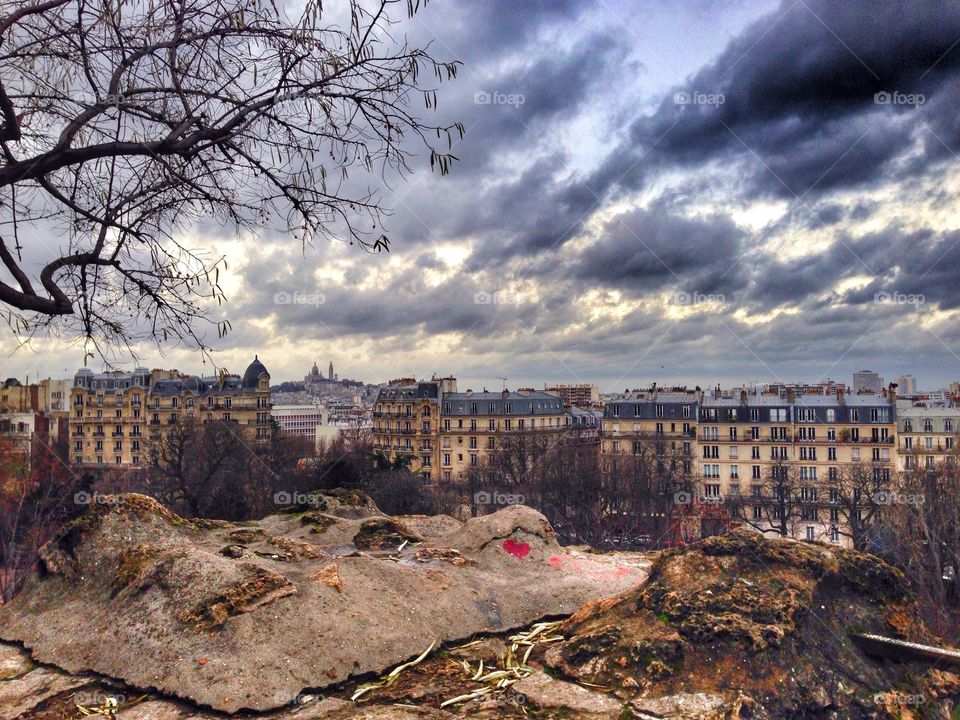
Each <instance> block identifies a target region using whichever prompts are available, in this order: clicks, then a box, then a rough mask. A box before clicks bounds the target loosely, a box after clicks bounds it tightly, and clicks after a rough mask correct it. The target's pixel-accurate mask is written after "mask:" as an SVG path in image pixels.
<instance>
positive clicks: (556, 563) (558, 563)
mask: <svg viewBox="0 0 960 720" xmlns="http://www.w3.org/2000/svg"><path fill="white" fill-rule="evenodd" d="M547 563H549V564H550V567H555V568H560V567H563V560H561V559H560V558H558V557H557V556H556V555H551V556H550V559H549V560H547Z"/></svg>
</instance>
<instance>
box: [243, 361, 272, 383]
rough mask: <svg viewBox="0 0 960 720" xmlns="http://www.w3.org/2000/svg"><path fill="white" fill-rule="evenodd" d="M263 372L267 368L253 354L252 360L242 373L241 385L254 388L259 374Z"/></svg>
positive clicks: (258, 379)
mask: <svg viewBox="0 0 960 720" xmlns="http://www.w3.org/2000/svg"><path fill="white" fill-rule="evenodd" d="M265 372H267V369H266V368H265V367H264V366H263V363H262V362H260V359H259V358H258V357H257V356H256V355H254V357H253V362H252V363H250V365H249V366H248V367H247V371H246V372H245V373H244V374H243V387H245V388H255V387H256V386H257V383H258V382H259V381H260V375H261V374H262V373H265Z"/></svg>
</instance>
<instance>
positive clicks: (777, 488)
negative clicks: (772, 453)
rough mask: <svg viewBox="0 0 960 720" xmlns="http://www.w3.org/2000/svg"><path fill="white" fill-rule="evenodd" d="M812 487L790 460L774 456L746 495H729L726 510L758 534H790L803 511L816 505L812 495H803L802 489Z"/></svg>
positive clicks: (783, 535)
mask: <svg viewBox="0 0 960 720" xmlns="http://www.w3.org/2000/svg"><path fill="white" fill-rule="evenodd" d="M805 489H806V490H807V491H808V493H809V491H810V490H814V491H815V490H816V487H815V484H811V483H808V482H806V481H803V480H802V479H801V478H800V474H799V473H798V472H797V466H796V464H795V463H794V462H792V461H790V460H786V459H775V460H774V461H773V462H772V463H771V464H770V466H769V467H768V468H767V469H766V472H765V473H764V475H763V476H762V477H761V478H758V479H754V480H753V481H752V484H751V488H750V492H749V494H742V495H740V496H738V497H735V498H731V501H730V503H729V505H730V507H729V510H730V513H731V514H732V515H734V516H735V517H736V518H737V520H739V521H740V522H742V523H744V524H746V525H748V526H750V527H752V528H753V529H755V530H758V531H760V532H762V533H774V534H777V535H780V536H781V537H793V536H794V534H795V532H796V529H797V527H798V525H799V524H800V522H802V521H803V520H804V512H809V511H810V509H813V508H816V502H817V499H816V495H808V497H806V498H805V497H804V490H805Z"/></svg>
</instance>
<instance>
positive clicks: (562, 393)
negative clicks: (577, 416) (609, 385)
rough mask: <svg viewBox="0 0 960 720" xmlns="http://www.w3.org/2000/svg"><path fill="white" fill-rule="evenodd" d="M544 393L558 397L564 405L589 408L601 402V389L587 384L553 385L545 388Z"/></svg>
mask: <svg viewBox="0 0 960 720" xmlns="http://www.w3.org/2000/svg"><path fill="white" fill-rule="evenodd" d="M543 391H544V392H545V393H549V394H550V395H556V396H557V397H559V398H560V399H561V400H563V404H564V405H573V406H577V407H584V408H588V407H592V406H594V405H596V404H597V403H599V402H600V388H598V387H597V386H596V385H590V384H587V383H582V384H578V385H553V386H551V387H545V388H544V389H543Z"/></svg>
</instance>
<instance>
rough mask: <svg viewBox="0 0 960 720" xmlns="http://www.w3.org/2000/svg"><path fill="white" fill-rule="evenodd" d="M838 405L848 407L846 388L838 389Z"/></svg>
mask: <svg viewBox="0 0 960 720" xmlns="http://www.w3.org/2000/svg"><path fill="white" fill-rule="evenodd" d="M837 404H838V405H846V404H847V398H846V392H845V390H844V388H842V387H838V388H837Z"/></svg>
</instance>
